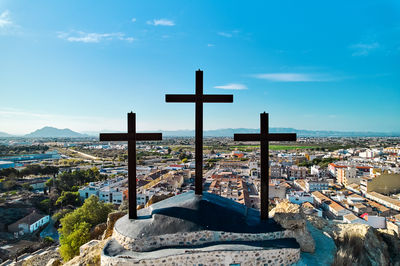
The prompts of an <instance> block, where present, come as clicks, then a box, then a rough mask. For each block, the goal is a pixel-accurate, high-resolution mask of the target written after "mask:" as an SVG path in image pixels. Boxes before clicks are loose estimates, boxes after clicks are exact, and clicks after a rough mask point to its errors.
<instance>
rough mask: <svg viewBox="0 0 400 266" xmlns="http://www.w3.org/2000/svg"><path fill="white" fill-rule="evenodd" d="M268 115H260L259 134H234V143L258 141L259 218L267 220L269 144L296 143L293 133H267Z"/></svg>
mask: <svg viewBox="0 0 400 266" xmlns="http://www.w3.org/2000/svg"><path fill="white" fill-rule="evenodd" d="M268 123H269V122H268V114H267V113H265V112H264V113H262V114H260V134H253V133H251V134H234V138H233V139H234V140H235V141H259V142H260V157H261V173H260V178H261V182H260V183H261V185H260V205H261V206H260V218H261V220H268V205H269V195H268V194H269V142H270V141H296V134H295V133H269V126H268Z"/></svg>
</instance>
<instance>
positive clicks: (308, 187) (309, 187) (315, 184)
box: [305, 180, 329, 192]
mask: <svg viewBox="0 0 400 266" xmlns="http://www.w3.org/2000/svg"><path fill="white" fill-rule="evenodd" d="M328 189H329V182H328V181H324V180H319V181H311V180H306V181H305V191H306V192H313V191H321V190H328Z"/></svg>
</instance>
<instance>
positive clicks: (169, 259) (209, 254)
mask: <svg viewBox="0 0 400 266" xmlns="http://www.w3.org/2000/svg"><path fill="white" fill-rule="evenodd" d="M299 259H300V250H299V249H294V248H293V249H292V248H282V249H263V250H246V251H244V250H219V251H206V252H186V253H185V254H179V255H173V256H166V257H162V258H157V259H147V260H135V259H134V258H127V257H108V256H104V254H103V255H102V256H101V265H110V266H111V265H135V264H136V265H230V264H240V265H241V266H243V265H291V264H293V263H295V262H297V261H298V260H299Z"/></svg>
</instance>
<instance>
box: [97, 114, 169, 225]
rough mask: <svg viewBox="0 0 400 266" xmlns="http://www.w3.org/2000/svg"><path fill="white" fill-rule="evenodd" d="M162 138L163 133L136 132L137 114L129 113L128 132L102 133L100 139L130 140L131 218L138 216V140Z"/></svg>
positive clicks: (129, 194)
mask: <svg viewBox="0 0 400 266" xmlns="http://www.w3.org/2000/svg"><path fill="white" fill-rule="evenodd" d="M143 140H162V134H161V133H136V114H135V113H132V112H130V113H128V133H100V141H128V197H129V219H136V218H137V211H136V208H137V204H136V141H143Z"/></svg>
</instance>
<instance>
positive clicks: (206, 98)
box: [165, 94, 233, 103]
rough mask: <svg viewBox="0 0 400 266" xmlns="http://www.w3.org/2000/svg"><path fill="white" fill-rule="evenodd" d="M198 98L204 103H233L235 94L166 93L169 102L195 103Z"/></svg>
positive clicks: (166, 99)
mask: <svg viewBox="0 0 400 266" xmlns="http://www.w3.org/2000/svg"><path fill="white" fill-rule="evenodd" d="M196 100H200V102H204V103H232V102H233V95H222V94H206V95H200V96H196V95H195V94H166V95H165V101H166V102H167V103H194V102H196Z"/></svg>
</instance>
